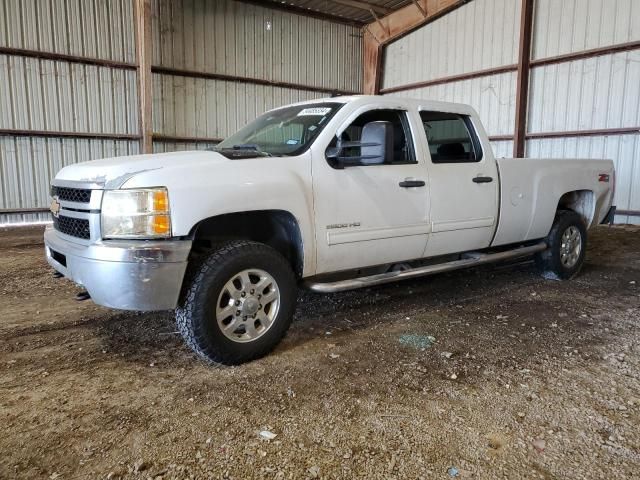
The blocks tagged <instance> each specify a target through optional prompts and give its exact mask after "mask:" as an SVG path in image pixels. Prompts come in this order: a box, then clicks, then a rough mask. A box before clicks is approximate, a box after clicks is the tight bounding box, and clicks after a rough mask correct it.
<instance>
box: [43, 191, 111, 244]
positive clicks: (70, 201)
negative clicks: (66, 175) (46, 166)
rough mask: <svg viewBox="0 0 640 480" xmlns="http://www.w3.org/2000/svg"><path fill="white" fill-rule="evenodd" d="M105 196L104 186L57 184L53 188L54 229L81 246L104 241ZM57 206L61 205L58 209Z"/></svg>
mask: <svg viewBox="0 0 640 480" xmlns="http://www.w3.org/2000/svg"><path fill="white" fill-rule="evenodd" d="M103 192H104V190H103V185H101V184H97V183H86V182H74V181H69V180H54V185H52V186H51V196H52V197H53V200H54V202H53V203H52V210H51V211H52V214H53V215H52V217H53V228H54V229H55V230H57V231H58V232H60V233H61V234H64V235H67V236H69V237H72V238H73V239H76V241H77V242H79V243H92V242H95V241H98V240H100V207H101V204H102V194H103ZM55 202H57V203H58V204H59V205H58V207H57V208H55ZM54 210H56V211H55V212H54ZM69 240H71V238H69Z"/></svg>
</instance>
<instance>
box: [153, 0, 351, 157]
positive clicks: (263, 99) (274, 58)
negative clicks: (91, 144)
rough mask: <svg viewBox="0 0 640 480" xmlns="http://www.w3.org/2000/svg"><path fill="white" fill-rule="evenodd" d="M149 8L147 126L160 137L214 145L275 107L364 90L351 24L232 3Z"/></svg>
mask: <svg viewBox="0 0 640 480" xmlns="http://www.w3.org/2000/svg"><path fill="white" fill-rule="evenodd" d="M153 11H154V18H153V20H154V25H153V43H154V51H153V54H154V56H153V58H154V65H155V66H157V68H154V71H155V72H156V73H155V74H154V78H153V89H154V105H153V113H154V115H153V120H154V125H153V126H154V132H158V133H159V134H160V135H162V136H164V138H166V139H173V138H176V137H177V138H178V139H179V138H181V137H195V138H197V139H209V141H210V142H215V141H216V140H217V139H220V138H224V137H225V136H227V135H228V134H230V133H233V132H234V131H236V130H237V129H238V128H239V127H241V126H242V125H244V124H245V123H247V122H248V121H250V120H252V119H253V118H255V117H256V116H257V115H259V114H261V113H262V112H264V111H265V110H268V109H271V108H274V107H276V106H279V105H283V104H287V103H293V102H298V101H303V100H308V99H312V98H319V97H326V96H328V95H329V94H330V92H332V91H337V92H360V91H361V89H362V85H361V82H362V38H361V32H360V30H359V29H358V28H357V27H353V26H349V25H345V24H338V23H332V22H329V21H326V20H321V19H317V18H310V17H304V16H300V15H296V14H292V13H287V12H285V11H282V10H273V9H268V8H262V7H259V6H256V5H253V4H246V3H241V2H234V1H231V0H218V1H215V2H214V1H208V0H177V1H176V0H155V1H154V3H153ZM154 148H157V149H158V150H160V149H162V148H163V147H162V146H161V145H159V144H156V145H155V146H154Z"/></svg>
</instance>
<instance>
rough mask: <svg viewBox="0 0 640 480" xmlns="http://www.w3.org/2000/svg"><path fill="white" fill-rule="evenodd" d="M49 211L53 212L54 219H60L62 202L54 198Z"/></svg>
mask: <svg viewBox="0 0 640 480" xmlns="http://www.w3.org/2000/svg"><path fill="white" fill-rule="evenodd" d="M49 210H51V213H52V214H53V216H54V217H56V218H58V213H60V202H59V201H58V199H57V198H56V197H53V199H52V200H51V206H50V207H49Z"/></svg>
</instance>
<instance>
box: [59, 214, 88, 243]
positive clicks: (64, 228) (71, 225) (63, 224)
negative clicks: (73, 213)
mask: <svg viewBox="0 0 640 480" xmlns="http://www.w3.org/2000/svg"><path fill="white" fill-rule="evenodd" d="M53 228H55V229H56V230H58V231H59V232H60V233H64V234H65V235H70V236H72V237H76V238H82V239H83V240H89V239H90V238H91V227H90V226H89V220H88V219H84V218H72V217H65V216H63V215H59V216H58V217H56V216H54V217H53Z"/></svg>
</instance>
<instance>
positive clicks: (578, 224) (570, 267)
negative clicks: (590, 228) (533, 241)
mask: <svg viewBox="0 0 640 480" xmlns="http://www.w3.org/2000/svg"><path fill="white" fill-rule="evenodd" d="M546 242H547V245H548V248H547V249H546V250H545V251H543V252H540V253H538V254H536V257H535V260H536V265H537V267H538V269H539V270H540V272H541V273H542V275H543V276H544V277H545V278H551V279H554V280H568V279H570V278H573V277H575V276H576V275H577V274H578V272H579V271H580V269H581V268H582V264H583V263H584V257H585V252H586V247H587V228H586V226H585V224H584V220H583V219H582V217H581V216H580V215H578V214H577V213H575V212H572V211H569V210H561V211H559V212H558V213H557V214H556V218H555V220H554V222H553V226H552V227H551V231H550V232H549V235H548V236H547V239H546Z"/></svg>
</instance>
